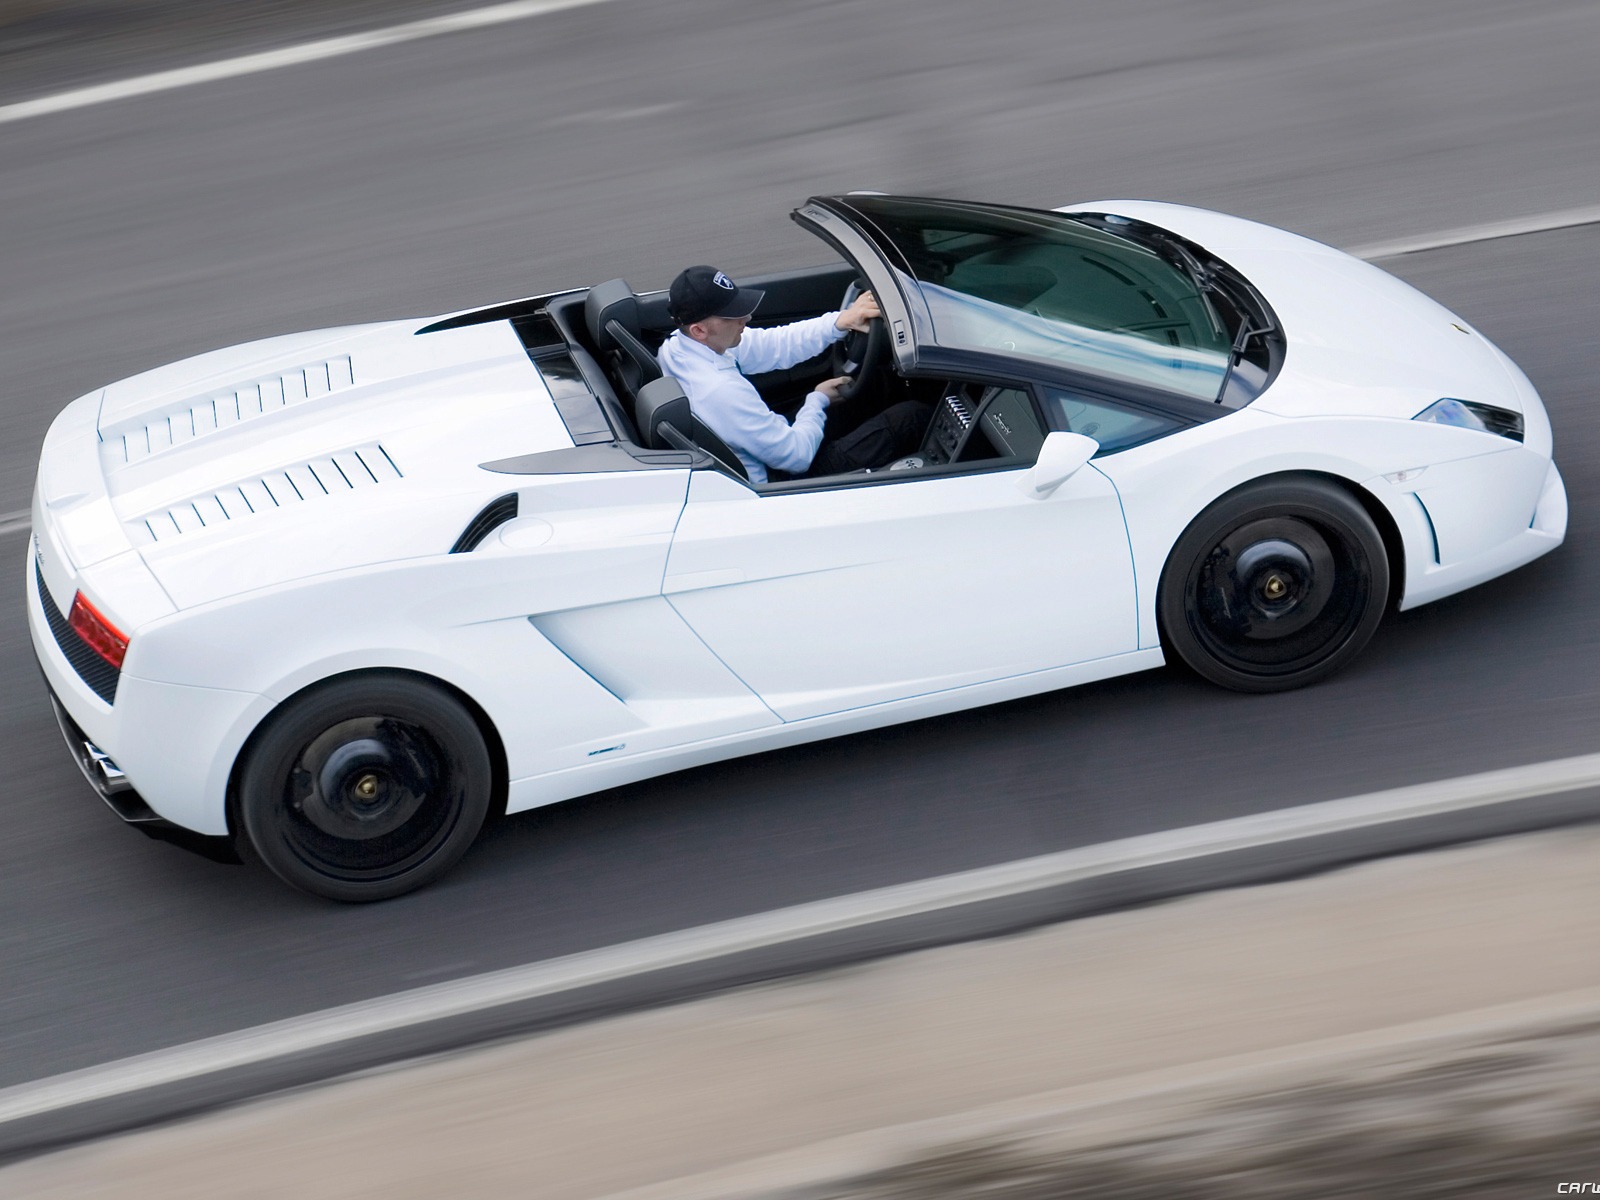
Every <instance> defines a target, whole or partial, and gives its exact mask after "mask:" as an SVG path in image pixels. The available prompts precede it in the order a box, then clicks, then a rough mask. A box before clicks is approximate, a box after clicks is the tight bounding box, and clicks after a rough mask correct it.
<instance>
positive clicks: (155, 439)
mask: <svg viewBox="0 0 1600 1200" xmlns="http://www.w3.org/2000/svg"><path fill="white" fill-rule="evenodd" d="M354 386H355V368H354V366H353V365H352V364H351V362H350V358H349V356H348V355H342V356H340V357H339V358H330V359H328V360H327V361H326V362H319V363H310V364H309V365H307V366H304V367H295V368H294V369H293V370H290V371H285V372H283V373H282V374H281V375H273V376H271V377H269V378H267V379H258V380H255V381H254V382H252V383H246V384H243V385H241V386H239V387H236V388H233V389H231V390H229V391H225V392H217V393H214V394H212V395H208V396H202V397H200V398H198V399H194V400H185V401H183V402H182V403H181V404H180V405H179V406H178V407H176V408H174V409H172V410H171V411H170V412H166V413H163V414H161V415H160V416H157V417H154V418H143V417H141V418H140V419H139V421H138V422H137V423H135V424H132V425H126V424H121V423H119V424H117V425H114V426H111V427H110V428H107V429H103V430H101V439H102V445H103V448H102V450H101V456H102V461H103V462H104V463H105V466H106V469H107V470H116V469H117V468H118V467H121V466H125V465H127V464H129V463H136V462H138V461H139V460H140V459H144V458H149V457H150V456H151V455H152V454H160V453H161V452H162V451H163V450H170V449H172V448H173V447H174V446H181V445H183V444H184V443H185V442H192V441H194V440H195V438H199V437H205V436H206V435H207V434H210V433H216V432H217V431H218V430H222V429H227V428H229V427H230V426H233V425H237V424H239V423H240V422H241V421H250V420H254V419H255V418H257V417H264V416H266V415H268V414H269V413H275V412H277V411H278V410H279V409H283V408H291V407H293V406H294V405H296V404H304V403H305V402H306V401H307V400H316V399H318V398H319V397H322V396H326V395H328V394H329V393H330V392H338V391H343V390H344V389H345V388H348V387H354Z"/></svg>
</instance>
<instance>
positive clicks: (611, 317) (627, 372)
mask: <svg viewBox="0 0 1600 1200" xmlns="http://www.w3.org/2000/svg"><path fill="white" fill-rule="evenodd" d="M583 319H584V324H585V325H587V326H588V328H589V336H590V337H591V338H593V339H594V345H595V349H597V350H598V351H599V352H600V355H601V358H602V360H603V361H604V362H605V363H606V365H607V366H608V367H610V368H611V370H612V371H613V373H614V374H615V375H616V376H617V379H618V380H619V382H621V384H622V385H623V387H625V388H626V389H627V390H628V392H629V393H631V394H632V395H634V396H637V395H638V394H639V389H640V388H642V387H643V386H644V385H645V384H647V383H649V382H650V381H651V380H652V379H659V378H661V367H660V365H659V364H658V363H657V362H656V356H655V355H654V354H652V353H651V352H650V348H649V347H648V346H646V345H645V344H644V339H643V338H642V337H641V336H640V334H641V332H642V330H641V328H640V325H639V298H638V297H637V296H635V295H634V294H633V289H632V288H631V287H629V286H628V281H627V280H626V279H608V280H606V282H604V283H601V284H597V285H595V286H594V287H592V288H590V289H589V294H588V295H587V296H585V297H584V300H583Z"/></svg>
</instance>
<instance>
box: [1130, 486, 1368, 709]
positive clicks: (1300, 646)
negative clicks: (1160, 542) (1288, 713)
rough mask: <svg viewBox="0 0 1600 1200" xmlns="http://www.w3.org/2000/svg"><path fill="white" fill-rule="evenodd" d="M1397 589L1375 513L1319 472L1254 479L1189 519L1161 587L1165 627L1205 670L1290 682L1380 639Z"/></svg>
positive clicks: (1237, 680)
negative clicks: (1392, 589)
mask: <svg viewBox="0 0 1600 1200" xmlns="http://www.w3.org/2000/svg"><path fill="white" fill-rule="evenodd" d="M1388 599H1389V559H1388V555H1387V554H1386V553H1385V551H1384V548H1383V538H1382V537H1381V536H1380V535H1379V533H1378V529H1377V527H1376V526H1375V525H1374V524H1373V523H1372V518H1371V517H1370V516H1368V515H1367V512H1366V510H1365V509H1364V508H1362V507H1361V505H1360V504H1359V503H1358V502H1357V501H1356V500H1355V498H1354V497H1353V496H1351V495H1350V494H1349V493H1348V492H1346V491H1344V490H1343V489H1341V488H1339V487H1338V486H1336V485H1334V484H1332V483H1329V482H1326V481H1324V480H1320V479H1312V478H1298V479H1297V478H1286V479H1279V480H1263V481H1261V482H1259V483H1253V484H1247V485H1246V486H1244V487H1242V488H1240V489H1239V490H1238V491H1235V492H1231V493H1229V494H1228V495H1226V496H1224V497H1222V499H1220V500H1218V501H1217V502H1216V503H1215V504H1213V505H1211V507H1209V508H1207V509H1206V510H1205V511H1204V512H1202V513H1201V514H1200V515H1199V516H1198V517H1196V518H1195V519H1194V521H1193V522H1192V523H1191V524H1190V525H1189V528H1188V529H1186V530H1184V532H1183V536H1182V537H1180V538H1179V539H1178V541H1177V544H1176V545H1175V546H1173V548H1172V554H1171V556H1170V557H1169V558H1168V559H1167V565H1166V568H1165V569H1164V570H1163V571H1162V574H1161V586H1160V591H1159V593H1158V595H1157V598H1156V605H1157V613H1158V616H1159V618H1160V622H1161V630H1162V638H1163V640H1164V642H1165V643H1166V646H1167V648H1168V649H1169V650H1171V651H1174V652H1176V654H1177V656H1178V657H1179V658H1180V659H1182V660H1183V662H1184V663H1185V664H1186V665H1188V666H1189V667H1190V668H1191V669H1193V670H1194V671H1195V672H1196V673H1197V674H1198V675H1200V676H1202V677H1203V678H1205V679H1208V680H1210V681H1211V682H1212V683H1216V684H1220V685H1221V686H1223V687H1226V688H1232V689H1234V690H1235V691H1240V692H1280V691H1287V690H1288V689H1290V688H1297V687H1304V686H1305V685H1306V684H1309V683H1315V682H1316V681H1317V680H1319V679H1324V678H1326V677H1327V676H1329V675H1331V674H1333V673H1334V672H1335V671H1337V670H1339V669H1340V668H1341V667H1343V666H1344V665H1345V664H1346V663H1348V662H1349V661H1350V660H1351V659H1353V658H1354V657H1355V656H1356V655H1357V654H1359V653H1360V652H1361V650H1362V648H1363V647H1364V646H1365V645H1366V644H1367V642H1368V641H1370V640H1371V638H1372V635H1373V633H1374V632H1375V631H1376V630H1377V628H1378V622H1379V621H1381V620H1382V619H1383V611H1384V609H1385V607H1387V605H1388Z"/></svg>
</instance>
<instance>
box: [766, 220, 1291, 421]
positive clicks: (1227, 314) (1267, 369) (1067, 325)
mask: <svg viewBox="0 0 1600 1200" xmlns="http://www.w3.org/2000/svg"><path fill="white" fill-rule="evenodd" d="M941 211H942V212H947V213H948V214H949V215H950V217H951V219H952V220H954V221H958V222H960V223H961V225H963V226H976V229H975V230H974V236H978V231H979V230H981V229H982V227H983V224H984V223H985V222H992V223H993V224H994V227H995V229H996V233H997V235H1000V236H1015V231H1016V230H1017V228H1018V221H1019V219H1020V220H1021V221H1022V222H1025V223H1026V224H1029V225H1035V226H1038V227H1040V228H1041V229H1042V230H1043V231H1044V232H1045V233H1046V234H1048V233H1049V232H1051V230H1052V227H1055V228H1057V229H1059V230H1060V231H1061V232H1063V233H1066V234H1068V235H1069V236H1070V235H1071V234H1072V233H1074V232H1076V231H1082V233H1083V234H1084V235H1086V237H1087V238H1089V239H1093V240H1095V241H1096V242H1098V243H1100V244H1101V245H1102V246H1104V245H1110V246H1113V247H1114V246H1115V245H1116V244H1117V243H1120V244H1121V245H1123V246H1124V247H1126V248H1127V250H1128V251H1129V252H1130V255H1132V256H1136V257H1137V259H1138V260H1139V262H1140V264H1141V265H1142V266H1145V267H1147V268H1148V267H1150V266H1153V265H1154V263H1155V261H1156V260H1159V263H1160V266H1161V268H1162V269H1164V270H1165V271H1169V272H1171V275H1172V277H1173V280H1174V281H1179V280H1181V281H1182V283H1183V285H1184V287H1186V288H1187V289H1191V291H1192V294H1191V295H1189V296H1187V297H1180V298H1181V299H1184V300H1185V302H1191V301H1192V302H1193V303H1192V308H1193V311H1194V313H1196V314H1198V315H1195V316H1185V317H1184V318H1183V321H1184V327H1185V328H1192V329H1193V330H1194V331H1195V332H1194V334H1193V335H1192V336H1193V340H1194V341H1195V343H1196V345H1195V347H1193V348H1184V347H1180V346H1174V347H1173V348H1174V349H1184V350H1186V354H1177V355H1168V354H1167V353H1166V351H1167V350H1168V347H1167V346H1166V345H1165V344H1164V343H1161V342H1158V341H1156V340H1155V339H1154V338H1151V337H1140V336H1139V335H1137V334H1131V333H1119V332H1118V331H1116V330H1115V329H1111V330H1100V329H1096V328H1094V327H1093V326H1090V325H1078V324H1074V323H1073V322H1072V321H1071V319H1070V318H1069V317H1065V316H1061V317H1057V316H1044V315H1039V314H1037V313H1033V312H1029V311H1027V310H1025V309H1022V308H1020V307H1016V306H1014V305H1013V306H1009V307H1008V306H1006V305H1005V304H1004V303H996V302H991V301H989V300H986V299H983V298H982V297H978V296H976V295H974V294H972V293H970V292H969V293H963V292H958V291H955V290H954V289H946V288H944V287H942V286H941V285H939V284H938V283H935V282H933V281H932V280H925V279H923V278H921V277H920V276H919V272H918V270H917V269H916V268H915V267H914V266H913V264H912V263H911V262H909V261H908V260H907V258H906V254H905V252H904V250H903V248H902V247H901V246H900V244H899V241H898V239H897V238H896V237H895V236H893V235H891V233H890V232H889V231H888V230H887V229H885V228H884V225H885V224H889V223H890V222H891V220H892V219H893V218H895V217H897V216H898V215H899V214H901V213H903V214H904V218H903V219H904V222H905V225H906V226H907V227H908V228H910V229H913V230H915V229H917V228H918V227H919V226H920V227H922V228H928V229H938V228H939V225H938V224H937V214H938V213H939V212H941ZM794 215H795V219H796V220H797V221H799V222H800V223H801V224H803V225H807V226H808V227H811V228H812V229H813V232H817V233H818V234H819V235H820V236H823V237H825V238H826V239H827V240H828V241H830V242H832V243H833V244H834V245H835V247H836V248H837V249H839V250H840V251H841V252H843V253H844V254H845V255H846V257H848V258H850V259H851V260H852V261H855V262H856V263H857V264H858V266H861V267H862V268H863V273H864V274H867V275H868V276H869V279H870V280H871V282H872V283H873V285H874V289H875V290H876V291H877V292H878V294H879V297H880V300H883V299H885V298H887V297H889V296H891V295H892V296H893V299H894V301H896V303H895V307H896V308H897V309H898V310H900V311H899V313H897V317H898V318H899V319H901V320H905V321H906V322H907V323H908V325H909V330H908V336H905V335H900V336H897V337H896V338H891V341H892V342H893V343H894V348H895V352H896V357H897V359H898V360H899V361H900V365H901V368H902V370H909V369H912V368H913V367H914V366H917V365H921V364H923V363H925V362H926V360H927V357H928V354H929V352H930V351H932V352H934V353H935V356H936V357H944V355H945V354H946V353H959V354H963V355H964V354H975V353H984V352H987V353H989V354H992V355H994V356H995V357H997V358H1014V359H1016V360H1017V362H1018V365H1019V366H1021V365H1022V364H1023V363H1026V364H1028V369H1029V370H1030V373H1032V371H1034V370H1042V371H1047V372H1050V373H1055V372H1057V371H1064V372H1067V373H1070V374H1072V375H1077V376H1081V377H1084V378H1092V379H1095V380H1097V381H1099V382H1100V383H1101V384H1102V385H1103V386H1109V387H1113V388H1117V389H1125V388H1131V389H1134V390H1136V391H1138V392H1141V393H1145V394H1147V395H1148V394H1149V393H1151V392H1154V393H1158V394H1160V395H1163V396H1170V397H1172V398H1173V399H1174V400H1176V401H1179V402H1181V406H1182V407H1183V408H1185V409H1188V410H1190V411H1192V406H1194V405H1197V404H1205V405H1208V406H1210V405H1217V406H1219V407H1221V408H1223V409H1224V410H1225V411H1226V410H1232V409H1236V408H1240V407H1243V406H1244V405H1246V404H1248V403H1250V402H1251V401H1252V400H1254V399H1255V398H1256V397H1257V396H1259V395H1260V394H1261V393H1262V392H1264V391H1265V390H1266V388H1267V387H1268V386H1269V385H1270V383H1271V382H1272V380H1273V379H1274V378H1275V377H1276V375H1277V374H1278V370H1279V368H1280V367H1281V365H1282V361H1283V357H1284V341H1283V335H1282V329H1281V326H1280V325H1279V323H1278V320H1277V317H1276V314H1275V313H1273V311H1272V309H1271V308H1270V306H1269V305H1268V304H1267V302H1266V300H1265V298H1264V297H1262V295H1261V294H1260V292H1259V291H1258V290H1257V289H1256V288H1255V287H1254V285H1253V284H1251V283H1250V281H1249V280H1248V279H1246V278H1245V277H1244V276H1243V275H1242V274H1240V273H1239V272H1238V271H1237V270H1236V269H1235V268H1233V267H1232V266H1231V265H1229V264H1228V263H1226V262H1224V261H1222V260H1221V259H1219V258H1217V257H1216V256H1215V255H1213V254H1211V253H1210V252H1209V251H1207V250H1205V248H1204V247H1201V246H1199V245H1197V244H1195V243H1193V242H1189V241H1188V240H1186V239H1184V238H1182V237H1180V236H1179V235H1177V234H1175V233H1173V232H1171V231H1170V230H1166V229H1163V228H1161V227H1159V226H1156V225H1153V224H1150V223H1149V222H1145V221H1136V220H1133V219H1131V218H1127V217H1122V216H1119V215H1116V214H1114V213H1098V212H1075V211H1062V210H1051V209H1033V208H1023V207H1018V206H1013V205H997V204H980V203H974V202H971V201H963V200H946V199H938V198H933V197H920V196H887V195H883V194H881V193H869V194H851V195H846V196H828V197H813V198H811V199H810V200H809V201H808V202H807V204H806V205H805V206H804V207H803V208H802V209H801V210H799V211H797V212H796V213H795V214H794ZM880 221H881V222H882V223H880ZM824 223H825V224H826V225H827V227H828V228H827V230H826V232H825V231H824V230H823V229H821V228H818V226H819V225H822V224H824ZM841 234H845V235H848V236H846V237H843V238H841V236H840V235H841ZM830 235H831V236H830ZM844 243H848V244H844ZM1063 244H1067V243H1066V241H1065V240H1064V242H1063ZM925 272H926V267H925V268H924V273H925ZM886 283H892V284H893V289H892V292H891V291H890V289H887V288H886V287H885V286H884V285H885V284H886ZM941 292H949V293H950V294H951V295H956V296H960V297H962V300H963V303H965V304H966V305H967V306H969V307H978V306H987V307H989V308H992V309H993V310H994V312H993V313H992V314H988V315H989V316H990V317H992V318H993V328H996V329H999V328H1000V327H1001V323H1002V321H1003V322H1004V323H1005V325H1006V326H1008V327H1009V326H1017V327H1018V328H1019V329H1020V330H1021V332H1023V333H1027V334H1031V335H1032V336H1033V339H1034V340H1035V341H1036V342H1038V343H1039V344H1040V345H1046V343H1059V344H1064V345H1065V346H1066V347H1067V348H1066V349H1064V350H1063V349H1061V348H1060V346H1059V345H1056V344H1050V345H1048V346H1047V348H1048V349H1049V350H1050V352H1049V353H1028V352H1027V351H1026V350H1018V349H1017V348H1016V347H1015V344H1014V343H1013V344H1012V345H1011V346H1010V347H1008V346H1006V345H995V346H978V345H973V344H970V343H963V342H962V341H961V340H959V339H952V340H946V341H941V339H940V338H939V337H938V336H937V330H938V329H939V325H938V323H937V320H936V315H935V314H936V311H940V310H941V306H943V309H942V310H943V311H946V321H947V323H948V322H949V319H950V315H951V312H953V311H954V310H952V309H951V308H950V305H949V304H948V303H947V300H948V297H947V296H941V295H940V293H941ZM1164 298H1166V297H1164ZM1218 301H1221V302H1222V303H1221V304H1219V303H1217V302H1218ZM1219 309H1220V310H1222V311H1221V312H1220V313H1219ZM886 311H887V310H886ZM981 315H983V314H980V316H981ZM1163 315H1165V314H1163ZM970 327H972V326H970V325H969V328H970ZM902 328H904V327H902ZM1084 334H1087V335H1088V336H1087V337H1084V336H1082V335H1084ZM1176 336H1177V335H1176V334H1173V335H1169V337H1174V338H1175V337H1176ZM1186 336H1188V335H1186ZM907 342H909V343H910V344H909V345H907ZM1082 347H1087V349H1082V350H1081V352H1080V348H1082ZM1119 357H1120V358H1121V359H1122V360H1123V362H1125V363H1127V364H1131V366H1129V367H1128V369H1117V367H1118V366H1120V365H1122V364H1120V363H1119V362H1118V359H1119ZM1162 359H1166V360H1167V362H1170V363H1172V364H1173V365H1172V366H1171V367H1170V368H1169V367H1168V366H1167V365H1166V363H1164V362H1161V361H1160V360H1162ZM1243 368H1248V369H1243ZM1202 381H1204V386H1199V385H1201V383H1202Z"/></svg>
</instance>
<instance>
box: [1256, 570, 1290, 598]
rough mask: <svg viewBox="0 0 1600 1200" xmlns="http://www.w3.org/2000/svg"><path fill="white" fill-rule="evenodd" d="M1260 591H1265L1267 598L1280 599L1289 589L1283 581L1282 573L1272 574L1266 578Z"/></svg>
mask: <svg viewBox="0 0 1600 1200" xmlns="http://www.w3.org/2000/svg"><path fill="white" fill-rule="evenodd" d="M1262 591H1264V592H1265V593H1266V596H1267V599H1268V600H1282V599H1283V597H1284V596H1285V595H1286V594H1287V593H1288V591H1289V585H1288V584H1286V583H1285V582H1284V581H1283V576H1282V575H1273V576H1271V577H1269V578H1268V580H1267V582H1266V586H1265V587H1264V588H1263V589H1262Z"/></svg>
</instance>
